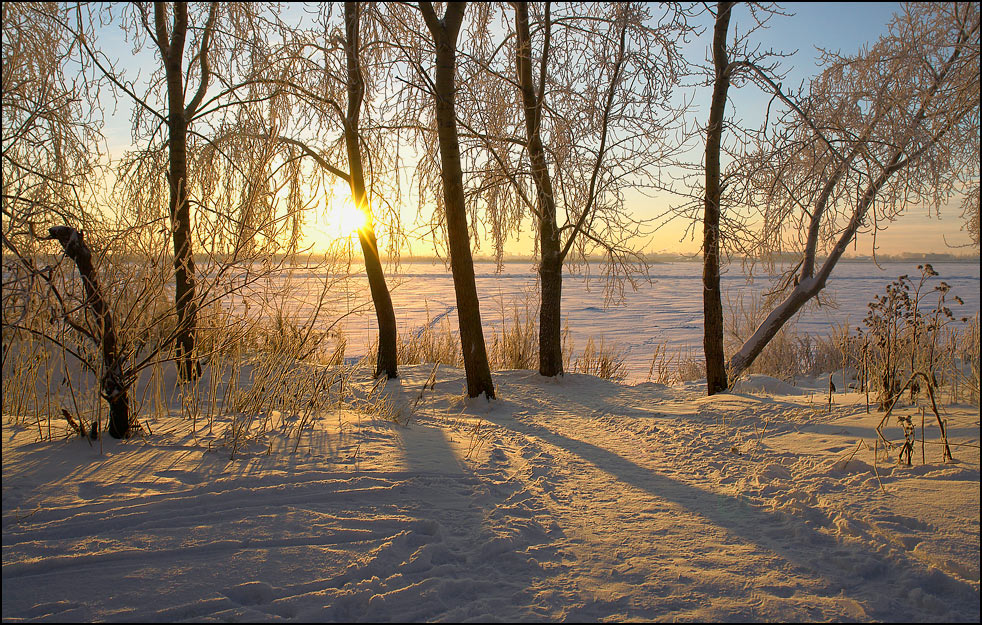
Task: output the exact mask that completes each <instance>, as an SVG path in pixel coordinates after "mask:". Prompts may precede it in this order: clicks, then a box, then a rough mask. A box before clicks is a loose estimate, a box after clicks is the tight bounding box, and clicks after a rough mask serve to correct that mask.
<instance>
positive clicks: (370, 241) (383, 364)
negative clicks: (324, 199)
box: [344, 2, 398, 378]
mask: <svg viewBox="0 0 982 625" xmlns="http://www.w3.org/2000/svg"><path fill="white" fill-rule="evenodd" d="M358 14H359V7H358V3H357V2H345V3H344V22H345V33H346V36H347V41H346V44H345V52H346V54H347V63H348V110H347V115H346V117H345V127H344V143H345V147H346V148H347V152H348V170H349V175H350V178H349V182H350V186H351V196H352V198H354V201H355V206H357V207H358V209H359V210H361V211H364V213H365V218H366V219H365V222H366V223H365V226H364V227H362V228H359V229H358V241H359V242H360V243H361V250H362V254H363V256H364V257H365V272H366V273H367V274H368V286H369V288H370V290H371V292H372V303H373V304H374V306H375V317H376V319H377V320H378V358H377V360H376V363H375V377H378V376H380V375H382V374H383V373H384V374H385V375H386V376H387V377H389V378H394V377H396V376H397V375H398V371H397V364H398V363H397V357H396V353H397V339H396V315H395V310H394V309H393V307H392V297H391V296H390V295H389V289H388V286H386V283H385V274H384V272H383V271H382V261H381V259H380V258H379V254H378V242H377V241H376V239H375V226H374V223H373V220H372V212H371V211H372V209H371V207H370V206H369V205H368V199H367V194H366V192H365V175H364V170H363V167H362V162H361V149H360V146H359V144H358V139H359V135H358V118H359V116H360V114H361V103H362V100H363V99H364V97H365V83H364V81H363V80H362V73H361V66H360V65H359V62H358V60H359V59H358V50H359V47H360V40H359V25H358V17H359V15H358Z"/></svg>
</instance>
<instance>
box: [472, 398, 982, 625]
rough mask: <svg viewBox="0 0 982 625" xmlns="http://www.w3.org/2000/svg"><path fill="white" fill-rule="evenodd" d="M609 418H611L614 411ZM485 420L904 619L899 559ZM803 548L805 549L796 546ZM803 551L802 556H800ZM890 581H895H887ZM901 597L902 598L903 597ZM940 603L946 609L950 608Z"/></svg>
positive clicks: (961, 591)
mask: <svg viewBox="0 0 982 625" xmlns="http://www.w3.org/2000/svg"><path fill="white" fill-rule="evenodd" d="M609 412H612V413H615V414H616V410H611V411H609ZM489 420H491V421H494V422H496V423H497V424H498V425H500V426H502V427H505V428H511V429H513V430H514V431H516V432H518V433H520V434H522V435H525V436H533V437H538V438H540V439H542V440H544V441H546V442H547V443H550V444H552V445H555V446H557V447H561V448H563V449H565V450H566V451H569V452H570V453H573V454H575V455H577V456H579V457H580V458H582V459H583V460H586V461H587V462H589V463H591V464H593V465H594V466H596V467H597V468H599V469H600V470H602V471H605V472H608V473H610V474H611V475H613V476H614V477H616V478H617V479H618V480H620V481H622V482H624V483H626V484H629V485H631V486H633V487H635V488H638V489H641V490H644V491H647V492H648V493H650V494H651V495H653V496H655V497H659V498H664V499H667V500H670V501H673V502H675V503H677V504H679V505H682V506H684V507H686V508H688V509H689V510H691V511H692V512H694V513H696V514H699V515H701V516H703V517H705V518H706V519H709V520H710V521H712V522H713V523H715V524H716V525H717V526H719V527H722V528H725V529H726V530H728V531H730V532H732V533H734V534H736V535H738V536H740V537H742V538H743V539H745V540H747V541H749V542H752V543H755V544H757V545H759V546H760V547H762V548H764V549H769V550H771V551H773V552H774V553H776V554H778V555H780V556H781V557H783V558H784V559H785V560H787V561H788V562H790V563H793V564H794V565H796V566H798V567H800V568H801V569H803V570H805V571H807V572H812V573H815V574H818V575H821V576H822V577H823V578H824V579H826V580H827V581H828V582H829V589H828V592H829V594H830V595H838V593H839V592H840V590H842V591H843V592H848V593H850V594H853V595H860V598H861V599H862V600H864V601H867V602H868V605H870V607H871V611H872V612H873V613H872V614H871V616H873V617H875V618H888V619H889V618H890V616H891V615H892V616H893V617H896V618H899V617H900V616H902V615H904V614H907V612H905V610H904V607H903V606H902V605H898V602H897V599H898V597H899V596H901V595H900V592H898V591H901V589H903V586H904V585H903V581H904V580H903V575H902V573H901V574H897V573H896V572H897V571H901V572H905V571H908V570H910V569H911V568H919V567H921V566H922V565H921V564H919V563H917V562H916V561H914V560H911V559H909V558H905V559H906V560H907V562H904V563H902V564H901V565H900V566H898V563H896V562H891V560H890V559H889V557H884V556H883V555H881V554H879V553H877V552H874V551H870V550H869V549H866V548H864V547H862V546H860V545H858V544H855V543H850V544H849V545H848V546H847V547H846V546H844V545H841V544H840V543H839V542H838V541H837V540H836V539H834V538H833V537H831V536H829V535H826V534H823V533H821V532H818V531H816V530H815V529H814V528H812V527H811V526H809V525H808V524H806V523H805V522H803V521H802V520H799V519H796V518H795V517H793V516H789V515H786V514H784V513H782V512H769V511H766V510H762V509H760V508H758V507H756V506H754V505H753V504H752V503H750V502H748V501H746V500H744V499H742V498H739V497H733V496H731V495H726V494H723V493H714V492H709V491H706V490H703V489H701V488H698V487H696V486H691V485H688V484H685V483H683V482H680V481H677V480H675V479H672V478H669V477H666V476H664V475H659V474H658V473H655V472H653V471H650V470H648V469H645V468H644V467H641V466H639V465H637V464H635V463H633V462H631V461H630V460H627V459H625V458H624V457H622V456H620V455H618V454H615V453H613V452H611V451H608V450H606V449H603V448H601V447H598V446H596V445H593V444H592V443H588V442H585V441H582V440H578V439H573V438H569V437H568V436H565V435H563V434H560V433H558V432H555V431H553V430H550V429H548V428H546V427H543V426H541V425H537V424H533V423H528V422H527V421H526V420H525V419H522V420H519V419H517V418H514V419H513V418H507V419H494V418H493V417H491V418H490V419H489ZM780 524H783V525H785V526H793V527H791V528H789V529H787V530H785V531H782V532H781V534H782V535H787V536H788V540H781V539H780V538H771V537H768V536H767V535H766V534H764V532H763V528H767V527H771V528H774V527H776V526H778V525H780ZM792 541H793V544H791V542H792ZM803 544H804V545H807V546H802V545H803ZM806 549H807V553H802V552H803V551H805V550H806ZM850 569H851V570H850ZM938 575H940V574H937V575H934V576H932V578H931V580H932V584H931V587H930V588H925V590H928V591H929V592H931V593H932V594H944V595H949V596H950V595H955V596H957V597H958V599H957V603H958V605H960V606H961V605H966V604H967V605H971V604H972V601H975V602H977V601H978V593H977V592H976V591H975V590H974V589H973V588H972V587H971V586H969V585H967V584H965V583H963V582H961V581H959V580H955V579H951V578H948V577H946V576H945V577H944V578H943V579H938ZM890 577H894V578H895V579H893V580H891V579H889V578H890ZM876 578H880V579H881V580H882V582H881V583H882V584H886V585H887V587H888V588H890V589H891V592H889V593H880V592H877V590H878V589H879V588H880V585H879V584H878V585H877V586H875V587H873V588H872V589H870V590H866V588H867V587H868V584H869V582H870V581H871V579H876ZM907 590H912V589H907ZM864 591H865V592H864ZM901 592H902V591H901ZM903 596H906V593H904V595H903ZM950 598H953V597H950ZM946 603H949V605H950V602H946ZM905 618H906V617H905Z"/></svg>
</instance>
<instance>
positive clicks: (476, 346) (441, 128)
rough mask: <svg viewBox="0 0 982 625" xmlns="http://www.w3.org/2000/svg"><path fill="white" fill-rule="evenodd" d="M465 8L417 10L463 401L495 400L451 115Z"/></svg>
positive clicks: (423, 6) (424, 7) (453, 113)
mask: <svg viewBox="0 0 982 625" xmlns="http://www.w3.org/2000/svg"><path fill="white" fill-rule="evenodd" d="M465 8H466V4H464V3H451V4H448V5H447V8H446V15H445V16H444V19H442V20H438V19H437V18H436V16H435V13H434V12H433V9H432V7H431V6H430V4H429V3H428V2H427V3H423V2H421V3H420V10H421V11H422V12H423V16H424V18H425V19H426V24H427V27H428V28H429V30H430V32H431V33H432V35H433V40H434V43H435V44H436V77H435V78H436V80H435V83H434V84H435V88H436V121H437V136H438V139H439V143H440V165H441V168H442V177H443V202H444V206H445V209H446V217H447V239H448V242H449V244H450V269H451V272H452V273H453V281H454V292H455V294H456V296H457V320H458V322H459V325H460V343H461V347H462V348H463V356H464V372H465V374H466V377H467V395H468V396H469V397H477V396H478V395H480V394H482V393H483V394H484V395H485V396H486V397H487V398H488V399H492V398H493V397H494V382H493V381H492V379H491V367H490V365H489V364H488V354H487V348H486V347H485V344H484V332H483V330H482V328H481V308H480V304H479V302H478V299H477V285H476V283H475V280H474V261H473V258H472V256H471V246H470V235H469V233H468V230H467V211H466V207H465V204H464V175H463V171H462V170H461V164H460V143H459V141H458V137H457V115H456V111H455V109H454V74H455V71H456V55H457V50H456V47H457V34H458V32H459V31H460V24H461V22H462V21H463V15H464V9H465Z"/></svg>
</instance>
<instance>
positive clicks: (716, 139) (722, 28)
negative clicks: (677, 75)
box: [702, 2, 735, 395]
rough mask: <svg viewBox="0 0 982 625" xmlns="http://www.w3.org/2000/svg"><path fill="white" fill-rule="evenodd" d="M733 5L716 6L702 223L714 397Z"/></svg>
mask: <svg viewBox="0 0 982 625" xmlns="http://www.w3.org/2000/svg"><path fill="white" fill-rule="evenodd" d="M734 4H735V3H733V2H719V3H717V4H716V27H715V31H714V33H713V65H714V66H715V69H716V79H715V81H714V83H713V100H712V104H711V106H710V108H709V126H708V128H707V129H706V198H705V205H704V212H703V223H702V228H703V229H702V263H703V264H702V306H703V321H704V324H705V325H704V334H703V349H704V350H705V354H706V391H707V392H708V393H709V394H710V395H714V394H716V393H718V392H720V391H725V390H726V388H727V386H728V382H727V379H726V363H725V358H724V354H723V302H722V298H721V296H720V284H719V282H720V281H719V232H720V231H719V222H720V195H721V193H720V180H719V179H720V164H719V151H720V143H721V140H722V136H723V113H724V111H725V109H726V92H727V91H728V90H729V87H730V75H729V71H728V68H727V65H728V63H727V58H726V32H727V30H728V29H729V25H730V12H731V9H732V8H733V5H734Z"/></svg>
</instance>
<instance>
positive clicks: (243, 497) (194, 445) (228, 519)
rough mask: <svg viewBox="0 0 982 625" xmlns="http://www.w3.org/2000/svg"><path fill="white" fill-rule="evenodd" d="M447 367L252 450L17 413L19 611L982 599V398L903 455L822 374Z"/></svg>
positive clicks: (781, 616)
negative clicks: (727, 383)
mask: <svg viewBox="0 0 982 625" xmlns="http://www.w3.org/2000/svg"><path fill="white" fill-rule="evenodd" d="M432 370H433V368H432V367H431V366H425V365H421V366H416V367H403V368H402V369H401V373H402V376H401V377H400V378H399V379H398V380H392V381H390V382H388V387H387V389H386V392H387V393H388V394H389V396H390V397H391V399H392V402H393V404H392V409H393V411H394V412H395V413H396V414H398V415H400V417H399V418H400V419H401V420H402V421H403V422H406V421H407V420H408V423H407V424H405V425H401V424H396V423H393V422H392V421H389V420H382V419H381V418H379V416H378V415H377V414H376V415H371V414H367V413H363V412H359V411H357V410H353V409H350V408H349V409H342V408H338V409H337V410H335V411H331V412H329V413H328V414H323V415H320V416H319V418H318V419H317V420H316V421H315V422H314V424H313V427H312V428H308V429H306V430H304V432H303V433H302V436H301V437H300V438H299V445H297V441H298V438H297V436H296V425H297V422H296V419H297V418H296V417H294V416H289V415H286V416H284V415H270V420H269V421H268V423H269V424H270V425H271V426H272V429H271V430H270V431H269V432H267V433H266V434H264V435H262V436H254V437H248V441H247V444H246V445H244V446H242V447H239V448H238V449H237V450H236V452H235V454H234V457H233V454H232V452H231V448H230V447H229V445H228V440H227V439H226V438H225V433H226V425H227V424H221V423H219V424H216V426H215V427H214V428H213V429H212V432H211V433H208V432H207V430H206V429H205V428H203V427H202V426H201V424H198V426H197V431H196V432H195V433H194V434H192V432H191V428H190V427H189V424H188V422H187V421H184V420H182V419H181V418H180V417H179V416H171V417H159V418H156V419H154V420H152V421H151V422H150V423H149V425H150V427H151V429H152V432H153V433H152V435H149V436H145V437H137V438H133V439H130V440H128V441H115V440H112V439H109V438H108V437H107V438H105V439H103V440H102V441H96V442H94V443H93V444H91V445H90V443H89V442H88V441H87V440H82V439H78V438H71V439H67V438H61V439H59V438H57V437H56V440H55V441H54V442H38V438H39V436H38V434H39V431H38V428H37V426H36V425H35V424H32V423H27V425H24V424H23V422H22V424H20V425H13V424H12V420H11V418H10V417H9V416H5V417H4V425H3V614H2V616H3V620H4V621H5V622H13V621H21V620H33V619H37V620H53V621H78V620H111V621H183V620H194V621H201V620H220V621H268V620H294V621H315V622H316V621H423V620H446V621H467V620H472V621H489V620H500V621H517V620H523V621H527V620H571V621H596V620H606V621H621V620H649V619H650V620H665V621H672V620H687V621H696V620H698V621H703V620H714V621H748V620H749V621H755V620H766V621H843V620H883V621H938V622H945V621H971V622H978V621H979V615H980V610H979V413H978V409H977V407H969V406H960V407H958V406H954V407H953V406H949V407H946V408H945V413H946V414H945V417H946V418H947V420H948V427H949V436H950V440H951V442H952V443H953V447H952V449H953V452H954V457H955V461H954V462H951V463H948V464H944V463H942V462H941V449H940V447H939V446H938V445H937V444H936V443H937V440H938V430H937V428H936V427H934V426H932V425H931V421H930V420H928V422H927V425H928V427H927V437H926V438H927V441H926V446H925V449H926V451H925V454H926V455H925V458H926V463H923V464H922V462H921V449H920V442H918V445H917V446H916V447H915V453H914V460H915V462H914V466H912V467H905V466H899V465H898V464H897V462H896V450H892V451H891V452H890V455H889V457H887V456H886V455H885V454H884V451H883V448H882V446H881V445H877V446H878V448H879V458H875V457H874V454H873V451H872V450H871V447H873V446H874V441H875V439H876V434H875V432H874V427H875V425H876V424H877V422H878V421H879V420H880V418H881V414H878V413H876V412H875V411H874V412H873V414H866V405H865V398H864V397H863V396H861V395H858V394H837V395H836V396H835V398H834V404H833V405H832V407H831V411H830V410H829V407H828V403H827V401H828V400H827V395H826V392H825V391H824V390H823V389H822V387H821V385H816V386H815V388H811V389H809V388H795V387H790V386H788V385H787V384H784V383H782V382H779V381H777V380H773V379H770V378H761V377H756V378H751V379H750V380H747V381H745V382H743V383H742V386H739V387H738V388H737V389H736V391H735V392H734V393H730V394H723V395H719V396H715V397H705V396H704V390H702V389H700V387H699V386H698V385H692V386H688V387H666V386H661V385H656V384H651V383H647V384H639V385H635V386H629V385H621V384H617V383H613V382H608V381H604V380H600V379H597V378H594V377H590V376H585V375H578V374H571V375H567V376H566V377H565V378H562V379H558V380H557V379H544V378H541V377H540V376H538V375H537V374H536V373H534V372H530V371H505V372H498V373H496V374H495V382H496V384H497V392H498V399H497V400H495V401H492V402H488V401H486V400H484V399H477V400H473V399H471V400H468V399H466V398H465V397H464V392H463V388H464V384H463V374H462V371H460V370H456V369H451V368H445V367H440V368H439V369H438V370H437V374H436V384H435V387H434V388H433V389H428V390H426V391H424V392H422V397H420V395H421V389H422V388H423V386H424V384H425V382H426V380H427V378H428V377H429V375H430V374H431V372H432ZM370 385H371V381H370V380H367V379H365V380H361V381H359V382H358V383H357V384H356V390H357V391H358V392H360V393H361V394H362V395H364V394H367V393H368V389H369V387H370ZM843 386H844V385H843ZM904 410H905V411H907V413H908V414H914V415H915V419H914V422H915V424H917V425H918V435H919V436H920V427H919V426H920V409H919V408H913V407H907V408H904ZM56 425H57V424H56ZM886 434H887V437H888V438H891V439H893V440H897V439H900V438H902V436H901V434H900V430H899V428H897V427H896V424H895V423H891V424H890V427H888V428H887V429H886ZM295 445H297V451H296V452H294V446H295Z"/></svg>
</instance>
